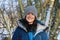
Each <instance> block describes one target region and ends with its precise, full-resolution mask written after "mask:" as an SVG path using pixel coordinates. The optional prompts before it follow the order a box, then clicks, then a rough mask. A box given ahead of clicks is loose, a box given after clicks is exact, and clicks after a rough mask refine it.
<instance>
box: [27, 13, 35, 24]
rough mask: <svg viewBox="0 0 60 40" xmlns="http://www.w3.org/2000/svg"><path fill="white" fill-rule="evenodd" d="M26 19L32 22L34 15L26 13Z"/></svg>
mask: <svg viewBox="0 0 60 40" xmlns="http://www.w3.org/2000/svg"><path fill="white" fill-rule="evenodd" d="M26 20H27V21H28V22H29V24H33V22H34V20H35V16H34V15H33V13H28V14H27V15H26Z"/></svg>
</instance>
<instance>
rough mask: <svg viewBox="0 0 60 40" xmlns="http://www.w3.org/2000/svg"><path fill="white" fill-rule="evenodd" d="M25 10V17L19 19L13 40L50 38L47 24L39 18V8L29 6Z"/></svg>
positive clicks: (44, 39)
mask: <svg viewBox="0 0 60 40" xmlns="http://www.w3.org/2000/svg"><path fill="white" fill-rule="evenodd" d="M24 12H25V13H24V15H25V16H24V19H21V20H19V21H18V27H17V28H16V30H15V32H14V34H13V37H12V40H48V37H47V34H46V32H45V31H44V29H46V26H45V25H44V24H43V23H42V22H41V21H38V20H37V9H36V8H35V7H34V6H28V7H27V8H26V9H25V11H24Z"/></svg>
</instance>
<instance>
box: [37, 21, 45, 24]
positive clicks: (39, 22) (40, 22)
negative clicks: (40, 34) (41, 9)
mask: <svg viewBox="0 0 60 40" xmlns="http://www.w3.org/2000/svg"><path fill="white" fill-rule="evenodd" d="M37 23H38V24H40V25H45V24H44V22H43V21H41V20H37Z"/></svg>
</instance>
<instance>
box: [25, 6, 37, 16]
mask: <svg viewBox="0 0 60 40" xmlns="http://www.w3.org/2000/svg"><path fill="white" fill-rule="evenodd" d="M29 12H31V13H33V14H34V15H35V16H36V17H37V9H36V7H35V6H28V7H26V8H25V10H24V16H26V15H27V14H28V13H29Z"/></svg>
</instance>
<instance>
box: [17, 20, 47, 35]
mask: <svg viewBox="0 0 60 40" xmlns="http://www.w3.org/2000/svg"><path fill="white" fill-rule="evenodd" d="M17 24H18V26H19V27H21V28H22V29H23V30H25V31H26V32H27V29H26V28H25V27H24V26H23V25H22V23H21V22H20V21H17ZM44 29H46V26H45V25H42V24H41V22H39V21H38V22H37V29H36V33H35V35H34V36H36V35H37V34H38V33H40V32H42V31H43V30H44Z"/></svg>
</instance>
